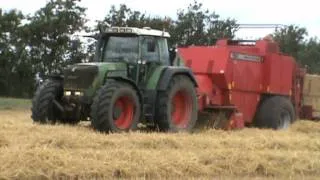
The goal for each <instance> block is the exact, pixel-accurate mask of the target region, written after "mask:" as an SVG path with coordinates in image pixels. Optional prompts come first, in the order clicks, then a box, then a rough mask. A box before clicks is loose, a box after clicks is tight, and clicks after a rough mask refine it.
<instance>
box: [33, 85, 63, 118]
mask: <svg viewBox="0 0 320 180" xmlns="http://www.w3.org/2000/svg"><path fill="white" fill-rule="evenodd" d="M62 95H63V87H62V83H61V82H60V81H57V80H47V81H45V82H44V83H43V84H42V85H41V86H40V87H39V88H38V89H37V91H36V93H35V96H34V97H33V99H32V107H31V112H32V115H31V118H32V119H33V121H34V122H36V123H40V124H55V123H56V122H57V121H58V120H59V118H61V112H60V111H59V110H58V109H57V108H56V106H55V105H54V103H53V101H54V100H57V101H59V99H60V98H61V97H62Z"/></svg>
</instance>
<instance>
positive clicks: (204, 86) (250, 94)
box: [177, 39, 304, 129]
mask: <svg viewBox="0 0 320 180" xmlns="http://www.w3.org/2000/svg"><path fill="white" fill-rule="evenodd" d="M177 59H178V60H179V59H180V60H181V61H182V62H183V63H185V65H186V66H188V67H190V68H191V69H192V71H193V73H194V74H195V77H196V80H197V82H198V85H199V87H198V89H197V91H198V96H199V114H201V113H202V114H207V115H208V116H207V117H209V119H216V118H217V113H218V114H219V113H221V112H223V113H224V114H225V117H226V119H227V124H223V125H222V126H223V128H228V129H229V128H242V127H244V126H245V125H252V124H253V123H254V122H255V119H256V116H259V115H257V112H258V111H259V108H260V107H261V106H262V104H263V103H264V101H268V100H267V99H269V98H271V97H275V96H277V97H281V98H286V99H288V100H290V102H291V103H292V104H291V105H292V107H293V108H294V109H295V111H293V112H294V113H295V116H294V117H292V118H293V119H292V120H291V121H294V119H295V118H296V115H298V114H299V113H300V106H301V95H302V93H301V87H302V80H303V76H304V71H303V69H301V68H300V67H299V65H298V64H297V63H296V61H295V59H294V58H292V57H290V56H287V55H284V54H281V53H280V50H279V46H278V44H277V43H275V42H273V41H270V40H258V41H255V42H254V43H253V44H252V43H250V42H246V41H236V40H224V39H223V40H219V41H218V42H217V44H216V45H215V46H189V47H181V48H178V53H177ZM274 99H275V98H274ZM274 102H276V101H274ZM274 102H269V104H272V103H274ZM265 106H267V105H265ZM269 106H270V105H269ZM271 106H272V105H271ZM273 108H277V106H276V105H275V107H273ZM279 108H281V107H279ZM264 111H265V110H264ZM272 112H277V111H276V110H274V111H272V108H270V113H272ZM264 113H265V112H264ZM279 116H280V115H279ZM264 121H266V120H264ZM220 126H221V125H220Z"/></svg>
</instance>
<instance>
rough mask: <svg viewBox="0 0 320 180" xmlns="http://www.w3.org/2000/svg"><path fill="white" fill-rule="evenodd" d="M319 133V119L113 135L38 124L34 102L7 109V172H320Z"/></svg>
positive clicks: (311, 175) (1, 115) (35, 175)
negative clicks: (282, 127) (276, 126)
mask: <svg viewBox="0 0 320 180" xmlns="http://www.w3.org/2000/svg"><path fill="white" fill-rule="evenodd" d="M17 104H19V107H20V104H23V103H17ZM21 107H23V106H21ZM319 137H320V123H319V122H312V121H298V122H297V123H295V124H294V125H293V126H292V127H291V128H290V129H289V130H286V131H272V130H259V129H254V128H246V129H243V130H238V131H218V130H206V131H203V132H200V133H194V134H186V133H177V134H164V133H145V132H135V133H127V134H109V135H106V134H101V133H97V132H95V131H94V130H92V129H91V128H90V126H89V125H88V124H86V123H81V124H79V125H76V126H66V125H55V126H52V125H37V124H33V123H32V120H31V119H30V110H29V109H22V108H20V109H19V108H18V109H11V110H10V109H9V110H8V109H3V110H0V179H114V178H117V179H118V178H121V179H136V178H138V179H186V178H187V179H318V177H319V176H320V138H319Z"/></svg>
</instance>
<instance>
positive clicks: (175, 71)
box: [158, 67, 198, 90]
mask: <svg viewBox="0 0 320 180" xmlns="http://www.w3.org/2000/svg"><path fill="white" fill-rule="evenodd" d="M175 75H186V76H187V77H189V78H190V80H191V81H192V82H193V84H194V85H195V87H198V83H197V81H196V79H195V77H194V75H193V72H192V71H191V69H189V68H187V67H168V68H166V69H165V70H164V71H163V73H162V77H161V79H160V82H159V83H158V90H166V89H167V88H168V86H169V83H170V81H171V79H172V78H173V76H175Z"/></svg>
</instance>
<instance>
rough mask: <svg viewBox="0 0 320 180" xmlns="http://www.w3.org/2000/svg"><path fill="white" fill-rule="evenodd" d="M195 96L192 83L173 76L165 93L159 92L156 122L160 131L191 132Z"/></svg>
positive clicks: (182, 76) (183, 77) (195, 101)
mask: <svg viewBox="0 0 320 180" xmlns="http://www.w3.org/2000/svg"><path fill="white" fill-rule="evenodd" d="M197 111H198V104H197V96H196V90H195V87H194V84H193V82H192V81H191V80H190V79H189V77H187V76H184V75H177V76H174V77H173V79H172V80H171V82H170V84H169V87H168V89H167V90H166V91H162V92H159V96H158V100H157V112H156V120H157V121H156V122H157V124H158V127H159V129H160V131H171V132H178V131H187V132H189V131H191V130H192V129H193V128H194V127H195V124H196V120H197Z"/></svg>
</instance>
